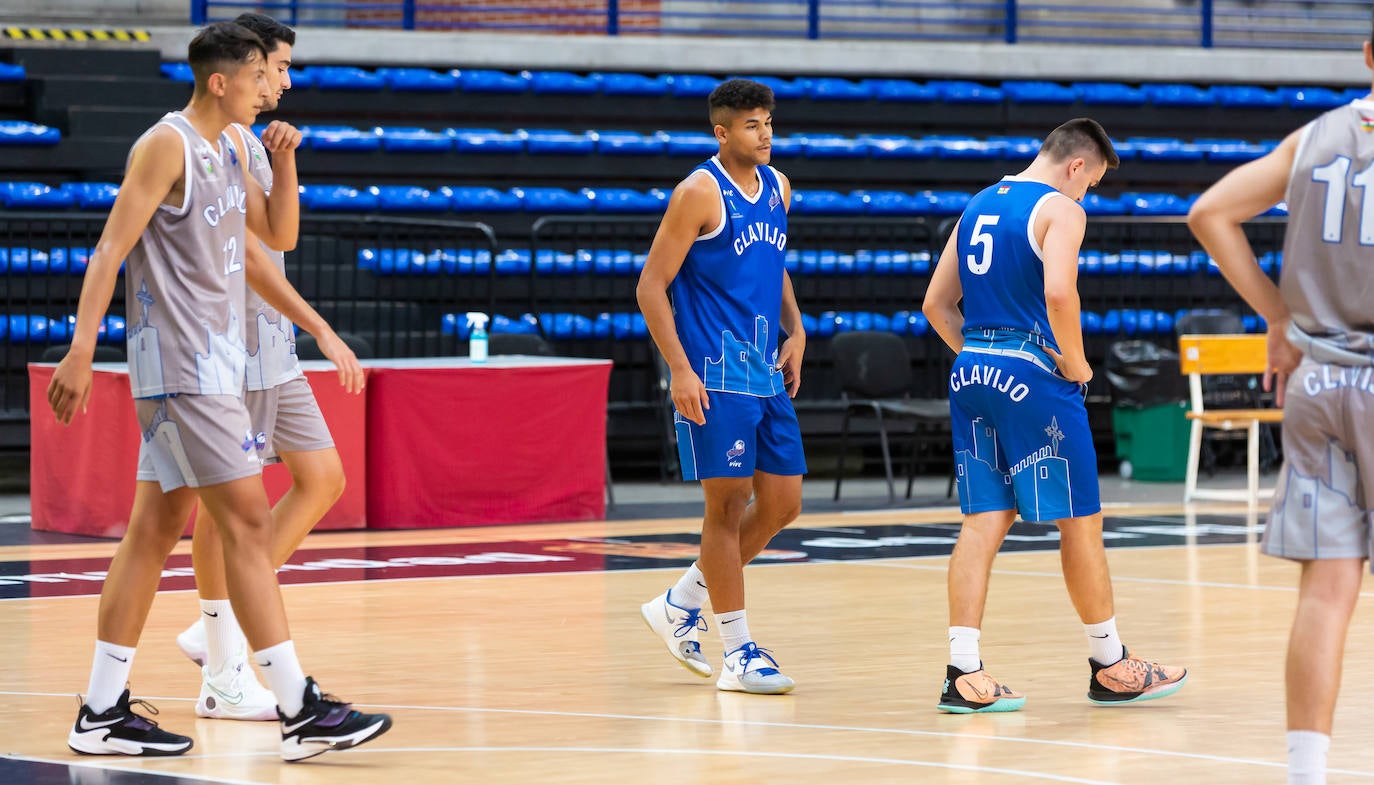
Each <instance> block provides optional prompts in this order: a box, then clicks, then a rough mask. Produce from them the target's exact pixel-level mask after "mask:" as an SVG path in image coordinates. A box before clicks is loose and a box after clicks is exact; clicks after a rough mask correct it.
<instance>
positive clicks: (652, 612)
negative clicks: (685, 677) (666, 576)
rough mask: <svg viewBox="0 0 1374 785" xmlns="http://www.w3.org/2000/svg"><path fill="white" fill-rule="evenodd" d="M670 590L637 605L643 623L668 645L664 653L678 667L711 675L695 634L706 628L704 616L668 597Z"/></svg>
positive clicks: (694, 672)
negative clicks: (678, 665) (675, 602)
mask: <svg viewBox="0 0 1374 785" xmlns="http://www.w3.org/2000/svg"><path fill="white" fill-rule="evenodd" d="M671 591H672V589H669V590H668V591H665V592H663V593H662V594H660V595H658V596H657V597H655V598H653V599H652V600H649V601H648V602H646V603H644V604H643V605H641V606H639V615H640V616H643V617H644V623H645V624H647V625H649V629H651V630H653V631H654V634H655V635H657V636H658V637H659V639H660V640H662V641H663V645H665V646H667V647H668V653H669V654H671V655H673V659H675V660H677V661H678V662H679V663H681V664H682V667H684V668H686V669H687V670H689V671H691V672H692V673H693V674H694V675H697V676H700V677H702V678H703V679H705V678H708V677H709V676H710V675H711V663H709V662H707V661H706V658H705V657H703V656H702V654H701V643H699V642H698V641H697V633H698V632H700V631H702V630H705V629H706V619H704V618H702V616H701V609H700V608H682V607H679V606H677V605H674V604H673V603H672V600H670V599H668V594H669V593H670V592H671Z"/></svg>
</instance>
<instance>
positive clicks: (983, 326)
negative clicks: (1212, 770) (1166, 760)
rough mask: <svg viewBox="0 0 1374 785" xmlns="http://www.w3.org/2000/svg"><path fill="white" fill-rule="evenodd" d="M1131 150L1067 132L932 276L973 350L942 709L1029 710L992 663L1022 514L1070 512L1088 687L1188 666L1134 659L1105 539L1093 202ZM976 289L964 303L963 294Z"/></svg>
mask: <svg viewBox="0 0 1374 785" xmlns="http://www.w3.org/2000/svg"><path fill="white" fill-rule="evenodd" d="M1119 163H1120V159H1119V158H1118V157H1117V155H1116V151H1115V150H1113V149H1112V143H1111V139H1110V138H1108V136H1107V133H1106V131H1104V130H1102V126H1100V125H1098V124H1097V122H1095V121H1093V120H1090V119H1087V118H1079V119H1076V120H1071V121H1069V122H1067V123H1065V124H1063V125H1061V126H1059V127H1058V128H1056V129H1054V131H1053V132H1051V133H1050V135H1049V136H1047V137H1046V138H1045V141H1044V142H1043V144H1042V145H1041V148H1040V153H1039V155H1037V156H1036V158H1035V160H1034V161H1032V162H1031V164H1030V166H1029V167H1027V168H1026V170H1025V171H1023V172H1021V173H1020V174H1018V175H1016V176H1008V177H1005V178H1003V179H1002V180H1001V182H998V183H997V184H995V185H993V186H991V187H989V188H986V189H984V190H983V191H982V192H980V193H978V194H977V195H975V196H974V197H973V199H972V200H971V201H970V202H969V204H968V207H967V208H966V209H965V210H964V214H963V216H962V217H961V218H960V219H959V222H958V224H957V225H956V226H955V229H954V232H953V234H952V235H951V236H950V238H949V242H948V244H947V245H946V246H945V250H944V253H942V254H941V256H940V261H939V263H938V264H937V265H936V268H935V272H934V273H933V274H932V275H931V281H930V287H929V288H928V289H927V291H926V298H925V306H924V309H923V310H924V311H925V314H926V316H927V317H928V318H929V319H930V324H931V326H932V327H934V328H935V330H936V332H938V333H939V334H940V337H941V338H942V339H943V340H944V342H945V343H946V344H948V345H949V348H951V349H953V350H954V351H955V352H956V353H957V354H958V357H957V358H956V359H955V361H954V366H953V370H952V371H951V373H950V384H949V390H950V409H951V421H952V423H951V424H952V427H953V436H954V438H953V441H954V458H955V469H956V478H957V482H958V486H959V505H960V507H961V508H962V510H963V513H964V522H963V528H962V530H961V531H960V533H959V541H958V542H957V543H956V544H955V546H954V553H953V554H952V555H951V557H950V562H949V623H950V628H949V641H950V662H949V666H948V667H947V668H946V672H945V682H944V688H943V690H942V691H941V695H940V701H939V704H938V706H939V708H940V709H941V710H942V711H946V712H952V713H957V714H967V713H973V712H1001V711H1016V710H1017V709H1020V708H1021V707H1022V706H1023V705H1025V702H1026V699H1025V697H1024V696H1023V695H1020V694H1019V693H1017V692H1015V691H1013V690H1011V689H1009V688H1008V687H1006V685H1004V684H1002V683H1001V682H999V681H997V680H996V679H994V678H992V677H991V676H989V675H988V673H987V671H985V670H983V663H982V659H981V658H980V656H979V653H978V639H979V627H980V626H981V624H982V620H983V608H984V605H985V603H986V601H987V591H988V580H989V576H990V574H991V572H992V561H993V558H994V557H995V556H996V555H997V550H998V549H999V548H1000V547H1001V545H1002V540H1003V539H1004V538H1005V537H1006V535H1007V531H1008V530H1009V529H1010V528H1011V525H1012V522H1013V521H1014V520H1015V519H1016V514H1017V512H1020V514H1021V517H1022V518H1023V519H1025V520H1027V521H1050V520H1052V521H1055V522H1056V523H1057V524H1058V526H1059V532H1060V555H1061V561H1062V564H1063V570H1064V584H1065V585H1066V586H1067V587H1068V590H1069V598H1070V599H1071V600H1072V601H1073V605H1074V609H1075V610H1077V611H1078V616H1079V618H1080V619H1081V620H1082V621H1083V624H1084V629H1085V632H1086V633H1087V636H1088V643H1089V647H1090V656H1089V659H1088V665H1089V668H1090V670H1091V676H1090V677H1089V681H1088V700H1090V701H1091V702H1093V703H1095V704H1098V705H1103V706H1117V705H1122V704H1127V703H1134V702H1137V701H1145V700H1152V699H1155V698H1162V697H1164V696H1166V695H1170V694H1172V693H1173V692H1175V691H1177V690H1178V689H1179V688H1180V687H1182V686H1183V683H1184V680H1185V679H1187V676H1188V672H1187V671H1186V670H1185V669H1183V668H1173V667H1166V666H1163V665H1158V664H1156V663H1153V662H1147V661H1145V660H1142V659H1139V658H1137V657H1133V656H1131V655H1130V654H1129V653H1128V652H1127V651H1126V648H1125V646H1123V645H1122V643H1121V639H1120V638H1119V637H1118V636H1117V631H1116V618H1115V616H1114V612H1113V604H1112V583H1111V575H1110V573H1109V572H1108V569H1107V554H1106V551H1105V550H1104V548H1103V545H1102V507H1101V504H1100V503H1099V501H1098V487H1097V456H1096V454H1095V452H1094V451H1093V443H1092V432H1091V431H1090V430H1089V428H1088V415H1087V409H1086V408H1085V406H1084V403H1083V392H1084V389H1085V385H1086V384H1087V382H1088V380H1089V379H1091V378H1092V374H1093V372H1092V368H1090V367H1089V366H1088V361H1087V358H1086V357H1085V356H1084V353H1083V335H1082V332H1081V330H1080V327H1079V300H1078V251H1079V246H1080V245H1082V242H1083V232H1084V228H1085V226H1086V224H1087V219H1086V216H1085V215H1084V212H1083V208H1082V206H1080V205H1079V202H1081V201H1082V199H1083V196H1084V195H1085V194H1086V193H1087V191H1088V189H1089V188H1091V187H1093V186H1095V185H1097V183H1098V181H1100V180H1101V179H1102V176H1103V175H1104V174H1105V173H1106V172H1107V170H1108V169H1115V168H1116V167H1117V165H1118V164H1119ZM961 299H962V300H963V312H962V313H961V312H960V310H959V302H960V300H961Z"/></svg>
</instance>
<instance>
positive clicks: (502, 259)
mask: <svg viewBox="0 0 1374 785" xmlns="http://www.w3.org/2000/svg"><path fill="white" fill-rule="evenodd" d="M494 264H495V267H496V273H497V274H498V275H529V272H530V249H528V248H507V249H506V250H504V251H502V252H500V253H498V254H497V255H496V259H495V262H494Z"/></svg>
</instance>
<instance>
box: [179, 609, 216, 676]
mask: <svg viewBox="0 0 1374 785" xmlns="http://www.w3.org/2000/svg"><path fill="white" fill-rule="evenodd" d="M177 648H178V649H181V653H182V654H185V655H186V656H187V657H189V658H190V660H191V662H194V663H195V664H197V665H199V666H201V667H202V668H203V667H205V663H206V662H208V661H209V659H210V654H209V652H210V644H209V643H207V642H206V640H205V620H204V619H196V623H195V624H192V625H191V626H190V627H187V628H186V629H184V630H182V631H181V634H180V635H178V636H177Z"/></svg>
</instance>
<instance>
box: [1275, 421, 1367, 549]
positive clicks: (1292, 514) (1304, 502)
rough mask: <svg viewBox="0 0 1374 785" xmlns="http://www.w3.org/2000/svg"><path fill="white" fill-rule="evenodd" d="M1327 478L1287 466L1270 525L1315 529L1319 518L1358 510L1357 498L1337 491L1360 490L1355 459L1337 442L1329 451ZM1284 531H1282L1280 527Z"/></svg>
mask: <svg viewBox="0 0 1374 785" xmlns="http://www.w3.org/2000/svg"><path fill="white" fill-rule="evenodd" d="M1326 466H1327V476H1325V477H1309V476H1307V475H1305V474H1303V473H1301V472H1299V471H1296V470H1295V469H1293V467H1292V466H1288V467H1287V471H1286V472H1285V473H1284V476H1283V478H1282V480H1281V481H1280V483H1281V487H1280V488H1279V489H1278V491H1277V493H1278V496H1277V497H1276V498H1277V499H1278V501H1277V503H1276V504H1274V512H1273V516H1274V520H1273V521H1272V522H1271V524H1270V525H1272V526H1274V527H1282V526H1283V525H1284V523H1285V522H1287V521H1290V520H1291V521H1294V522H1299V521H1301V522H1305V523H1304V525H1306V526H1308V527H1312V528H1313V529H1315V527H1316V526H1317V515H1318V514H1319V513H1320V514H1321V515H1323V516H1329V515H1331V514H1332V513H1334V512H1336V511H1345V510H1357V509H1358V507H1359V505H1358V504H1356V502H1355V500H1354V499H1351V498H1350V497H1349V496H1346V495H1345V493H1343V492H1341V491H1338V490H1336V489H1337V488H1358V487H1359V485H1358V483H1359V479H1360V478H1359V471H1358V470H1357V468H1356V466H1355V456H1354V455H1352V454H1350V453H1348V452H1346V451H1345V450H1344V449H1342V448H1341V446H1340V445H1339V444H1337V443H1336V442H1335V441H1334V440H1333V441H1332V442H1331V443H1330V444H1328V445H1327V448H1326ZM1278 530H1279V531H1282V528H1278Z"/></svg>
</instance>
